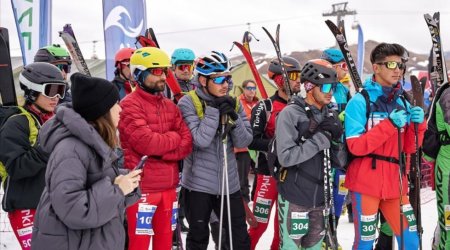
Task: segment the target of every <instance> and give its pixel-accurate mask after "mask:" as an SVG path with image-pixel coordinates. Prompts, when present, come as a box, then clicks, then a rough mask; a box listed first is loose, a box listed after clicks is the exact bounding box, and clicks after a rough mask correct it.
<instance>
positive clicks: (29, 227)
mask: <svg viewBox="0 0 450 250" xmlns="http://www.w3.org/2000/svg"><path fill="white" fill-rule="evenodd" d="M35 212H36V209H23V210H14V211H12V212H9V213H8V218H9V223H10V224H11V227H12V229H13V231H14V234H15V235H16V238H17V240H18V241H19V243H20V246H21V247H22V249H23V250H29V249H31V236H32V233H33V222H34V213H35Z"/></svg>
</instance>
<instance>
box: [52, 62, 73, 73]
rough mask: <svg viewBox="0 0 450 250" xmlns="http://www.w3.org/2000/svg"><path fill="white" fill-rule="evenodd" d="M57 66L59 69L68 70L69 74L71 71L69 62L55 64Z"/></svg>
mask: <svg viewBox="0 0 450 250" xmlns="http://www.w3.org/2000/svg"><path fill="white" fill-rule="evenodd" d="M55 66H56V67H58V69H59V70H61V71H64V72H66V73H67V74H68V73H70V65H69V64H55Z"/></svg>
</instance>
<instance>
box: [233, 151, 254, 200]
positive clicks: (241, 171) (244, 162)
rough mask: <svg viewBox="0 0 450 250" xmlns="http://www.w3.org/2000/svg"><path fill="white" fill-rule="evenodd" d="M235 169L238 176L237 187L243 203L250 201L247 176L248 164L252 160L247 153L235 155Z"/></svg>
mask: <svg viewBox="0 0 450 250" xmlns="http://www.w3.org/2000/svg"><path fill="white" fill-rule="evenodd" d="M236 161H237V169H238V175H239V185H240V186H241V194H242V197H244V200H245V202H247V203H248V202H249V201H250V185H249V184H248V174H249V172H250V164H251V162H252V159H251V158H250V155H249V154H248V152H239V153H236Z"/></svg>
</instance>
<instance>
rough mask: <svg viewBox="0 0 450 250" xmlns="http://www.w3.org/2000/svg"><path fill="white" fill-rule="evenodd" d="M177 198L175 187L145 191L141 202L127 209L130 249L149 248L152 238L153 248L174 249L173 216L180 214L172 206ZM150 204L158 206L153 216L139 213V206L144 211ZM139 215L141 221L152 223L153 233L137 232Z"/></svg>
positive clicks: (155, 249) (159, 249) (161, 249)
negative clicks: (175, 212) (159, 190)
mask: <svg viewBox="0 0 450 250" xmlns="http://www.w3.org/2000/svg"><path fill="white" fill-rule="evenodd" d="M176 200H177V196H176V191H175V189H170V190H166V191H163V192H158V193H143V194H142V197H141V199H140V200H139V202H137V203H136V204H134V205H133V206H131V207H129V208H128V209H127V219H128V236H129V247H128V249H129V250H140V249H145V250H147V249H148V248H149V246H150V240H151V239H153V243H152V249H153V250H169V249H172V224H173V222H174V221H176V220H173V218H175V219H176V217H175V216H178V215H177V214H173V213H174V212H173V211H172V208H173V207H174V202H176ZM150 205H151V206H152V207H153V208H154V206H156V210H154V211H153V214H152V215H153V216H152V217H141V215H138V208H139V207H141V209H140V211H142V208H143V207H144V206H145V207H147V208H148V207H150ZM138 216H139V219H140V221H141V219H142V221H145V222H147V223H151V227H152V229H153V233H150V234H151V235H149V234H136V227H137V226H138V222H137V220H138ZM144 218H146V219H144ZM147 219H148V220H147ZM175 223H176V222H175ZM139 227H140V226H139ZM138 231H139V228H138Z"/></svg>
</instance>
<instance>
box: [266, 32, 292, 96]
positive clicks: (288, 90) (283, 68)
mask: <svg viewBox="0 0 450 250" xmlns="http://www.w3.org/2000/svg"><path fill="white" fill-rule="evenodd" d="M262 29H263V30H264V32H266V34H267V36H268V37H269V39H270V41H271V42H272V44H273V47H274V48H275V52H276V53H277V58H278V61H279V62H280V66H281V72H282V74H283V80H284V88H285V90H286V94H287V96H288V99H291V97H292V90H291V86H290V84H289V77H288V73H287V71H286V66H285V65H284V61H283V57H282V56H281V51H280V43H279V42H280V24H278V25H277V30H276V38H273V36H272V34H270V32H269V31H268V30H267V29H266V28H265V27H262Z"/></svg>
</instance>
